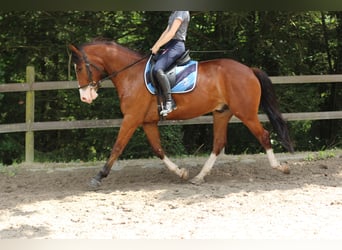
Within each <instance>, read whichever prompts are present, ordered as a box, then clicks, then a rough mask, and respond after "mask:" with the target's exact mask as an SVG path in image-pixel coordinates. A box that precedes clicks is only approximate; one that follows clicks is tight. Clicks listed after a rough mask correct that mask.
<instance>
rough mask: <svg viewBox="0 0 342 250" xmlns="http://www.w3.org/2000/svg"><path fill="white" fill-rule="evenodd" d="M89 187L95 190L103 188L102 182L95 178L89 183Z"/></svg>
mask: <svg viewBox="0 0 342 250" xmlns="http://www.w3.org/2000/svg"><path fill="white" fill-rule="evenodd" d="M89 186H90V187H91V188H94V189H96V188H99V187H100V186H101V181H99V180H97V179H95V178H92V179H91V180H90V182H89Z"/></svg>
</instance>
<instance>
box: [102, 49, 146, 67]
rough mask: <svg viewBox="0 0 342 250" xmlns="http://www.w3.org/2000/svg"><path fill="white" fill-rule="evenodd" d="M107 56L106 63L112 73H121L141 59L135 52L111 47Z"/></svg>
mask: <svg viewBox="0 0 342 250" xmlns="http://www.w3.org/2000/svg"><path fill="white" fill-rule="evenodd" d="M105 56H106V57H107V58H108V59H107V60H106V61H104V63H106V67H108V68H109V70H111V71H112V72H115V71H120V70H122V69H124V68H125V67H127V66H128V65H130V64H132V63H134V62H135V61H137V60H139V58H141V56H139V55H138V54H137V53H135V52H134V51H130V50H129V49H125V48H122V47H120V46H110V47H109V48H108V50H107V53H106V55H105Z"/></svg>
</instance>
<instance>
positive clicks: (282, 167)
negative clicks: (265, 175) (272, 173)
mask: <svg viewBox="0 0 342 250" xmlns="http://www.w3.org/2000/svg"><path fill="white" fill-rule="evenodd" d="M274 168H275V169H277V170H279V171H281V172H282V173H283V174H290V172H291V171H290V168H289V166H288V165H280V166H277V167H274Z"/></svg>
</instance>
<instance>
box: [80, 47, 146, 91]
mask: <svg viewBox="0 0 342 250" xmlns="http://www.w3.org/2000/svg"><path fill="white" fill-rule="evenodd" d="M81 52H82V56H83V60H84V62H85V65H86V69H87V74H88V80H89V83H88V84H87V85H84V86H80V87H78V88H79V89H83V88H86V87H91V88H100V87H101V83H102V82H104V81H106V80H108V79H110V78H113V77H116V76H117V75H118V74H120V73H121V72H123V71H125V70H127V69H129V68H130V67H133V66H134V65H136V64H138V63H139V62H141V61H142V60H144V59H145V58H147V57H149V56H150V55H146V56H143V57H142V58H140V59H138V60H137V61H135V62H133V63H131V64H129V65H127V66H125V67H123V68H122V69H120V70H118V71H114V72H113V73H111V74H109V75H107V76H106V77H103V78H101V79H100V80H98V81H97V82H96V81H94V80H93V74H92V72H91V70H90V66H92V67H94V68H95V69H96V70H97V71H100V72H101V73H106V72H105V71H104V70H101V69H100V68H99V67H98V66H97V65H95V64H93V63H91V62H90V61H89V60H88V57H87V55H86V54H85V53H84V51H83V50H81Z"/></svg>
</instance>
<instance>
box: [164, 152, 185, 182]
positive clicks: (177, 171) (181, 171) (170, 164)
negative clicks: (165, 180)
mask: <svg viewBox="0 0 342 250" xmlns="http://www.w3.org/2000/svg"><path fill="white" fill-rule="evenodd" d="M163 162H164V163H165V165H166V166H167V168H168V169H169V170H170V171H171V172H174V173H175V174H176V175H178V176H179V177H180V178H183V179H187V178H188V177H189V171H188V170H187V169H184V168H182V169H180V168H179V167H178V166H177V165H176V164H175V163H173V162H172V161H171V160H170V159H169V158H168V157H167V156H164V159H163Z"/></svg>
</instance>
